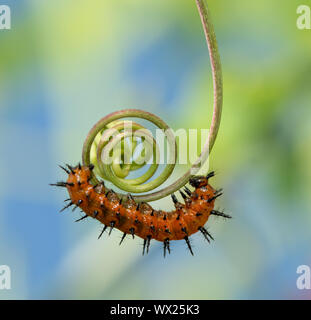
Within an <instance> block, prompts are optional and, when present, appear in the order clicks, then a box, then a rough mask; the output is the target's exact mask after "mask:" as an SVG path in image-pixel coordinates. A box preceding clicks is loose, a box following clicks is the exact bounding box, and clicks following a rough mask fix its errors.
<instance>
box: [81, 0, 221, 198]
mask: <svg viewBox="0 0 311 320" xmlns="http://www.w3.org/2000/svg"><path fill="white" fill-rule="evenodd" d="M195 1H196V5H197V8H198V11H199V15H200V18H201V22H202V25H203V30H204V33H205V38H206V42H207V46H208V51H209V57H210V63H211V69H212V75H213V89H214V107H213V117H212V122H211V126H210V130H209V135H208V139H207V141H206V143H205V145H204V147H203V150H202V152H201V154H200V156H199V157H198V159H197V160H196V162H195V163H194V164H193V165H192V167H191V168H190V169H189V170H188V171H187V172H186V173H185V174H184V175H183V176H182V177H180V178H179V179H178V180H176V181H175V182H174V183H173V184H171V185H170V186H168V187H166V188H164V189H161V190H159V191H156V192H152V193H149V194H144V195H138V196H135V197H134V199H135V201H137V202H141V201H146V202H150V201H154V200H158V199H161V198H164V197H166V196H168V195H170V194H172V193H174V192H175V191H177V190H179V189H180V188H181V187H183V186H184V185H185V184H186V183H188V181H189V178H190V176H191V175H193V174H194V173H196V172H198V171H199V169H200V168H201V166H202V165H203V164H204V162H205V161H206V160H207V158H208V156H209V153H210V152H211V150H212V148H213V146H214V143H215V140H216V137H217V133H218V130H219V126H220V120H221V111H222V103H223V82H222V70H221V63H220V56H219V52H218V46H217V41H216V36H215V31H214V27H213V24H212V22H211V18H210V13H209V10H208V7H207V4H206V3H205V0H195ZM122 117H139V118H144V119H147V120H149V121H151V122H153V123H154V124H156V125H159V127H161V129H169V127H168V126H167V125H166V124H165V123H164V122H163V121H162V120H161V119H160V118H158V117H156V116H155V115H153V114H150V113H147V112H144V111H141V110H131V109H129V110H123V111H118V112H115V113H113V114H111V115H108V116H106V117H104V118H103V119H101V120H100V121H99V122H98V123H97V124H96V125H95V126H94V127H93V128H92V129H91V131H90V133H89V135H88V136H87V139H86V141H85V143H84V147H83V154H82V159H83V163H84V164H86V165H88V164H90V150H91V146H92V143H93V140H94V138H95V137H96V135H97V133H98V132H99V131H100V130H102V129H103V128H104V127H105V126H106V125H107V124H108V123H110V122H111V121H115V120H118V119H120V118H122ZM171 143H174V142H173V141H171ZM173 167H174V165H173V166H168V169H166V170H168V175H167V177H168V176H169V175H170V174H171V172H172V170H173ZM111 178H112V180H113V177H112V176H111ZM120 196H123V195H120Z"/></svg>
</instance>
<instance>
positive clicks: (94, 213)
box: [54, 165, 231, 255]
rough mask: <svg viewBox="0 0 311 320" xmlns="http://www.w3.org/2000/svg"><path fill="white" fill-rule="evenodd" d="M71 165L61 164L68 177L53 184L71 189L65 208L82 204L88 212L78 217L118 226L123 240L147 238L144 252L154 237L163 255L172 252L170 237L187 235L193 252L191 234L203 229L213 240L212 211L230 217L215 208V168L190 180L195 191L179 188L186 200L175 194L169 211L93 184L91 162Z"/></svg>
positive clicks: (216, 192)
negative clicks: (209, 226)
mask: <svg viewBox="0 0 311 320" xmlns="http://www.w3.org/2000/svg"><path fill="white" fill-rule="evenodd" d="M68 168H69V170H67V169H65V168H63V167H62V169H64V170H65V171H66V172H67V174H68V179H67V181H66V182H59V183H57V184H54V185H56V186H61V187H66V188H67V190H68V193H69V196H70V199H67V200H68V201H70V202H69V203H68V204H67V205H66V206H65V207H64V209H66V208H69V207H70V206H72V205H75V206H76V207H79V208H80V209H81V210H83V211H84V212H85V214H86V215H85V216H84V217H82V218H81V219H79V220H82V219H84V218H87V217H92V218H94V219H97V220H99V221H100V222H101V223H102V224H104V229H103V232H104V231H105V230H106V229H107V228H109V232H111V230H112V229H113V228H116V229H119V230H120V231H122V232H123V236H122V239H121V242H120V244H121V243H122V242H123V240H124V238H125V237H126V235H128V234H129V235H131V236H132V237H134V235H136V236H138V237H140V238H142V239H144V246H143V254H144V253H145V251H146V252H147V253H148V251H149V245H150V241H151V240H152V239H154V240H158V241H161V242H163V244H164V255H165V254H166V251H168V252H169V253H170V245H169V242H170V240H181V239H184V240H185V241H186V243H187V246H188V248H189V250H190V253H191V254H193V251H192V248H191V245H190V241H189V236H191V235H192V234H194V233H196V232H198V231H200V232H202V234H203V236H204V237H205V238H206V240H208V241H209V242H210V240H213V237H212V236H211V234H210V233H209V232H208V231H207V230H206V229H205V228H204V225H205V223H206V222H207V220H208V218H209V217H210V215H216V216H223V217H224V218H231V217H230V216H229V215H226V214H224V213H222V212H218V211H215V210H214V202H215V200H216V198H218V197H219V196H220V195H221V192H220V191H217V190H215V189H214V188H213V187H212V186H211V185H210V184H209V183H208V180H209V178H211V177H212V176H213V175H214V174H213V172H212V173H210V174H208V175H207V176H206V177H205V176H195V177H193V178H191V179H190V181H189V183H190V185H191V186H193V187H194V188H195V189H194V191H192V192H191V191H190V190H189V189H188V188H185V190H184V192H182V191H180V193H181V195H182V197H183V199H184V203H181V202H179V201H178V200H177V198H176V196H175V195H172V200H173V202H174V205H175V210H173V211H170V212H167V211H162V210H154V209H153V208H152V207H151V205H149V204H148V203H144V202H142V203H139V204H137V203H136V202H135V201H134V199H133V198H132V196H131V195H130V194H129V195H128V196H127V199H120V198H119V196H118V195H117V194H116V193H115V192H114V191H113V190H109V189H107V188H106V187H105V185H104V183H103V182H102V183H100V184H98V185H96V186H94V185H92V184H91V183H90V182H89V181H90V179H91V177H92V170H93V166H92V165H91V166H81V165H78V166H77V167H75V168H73V167H71V166H68ZM77 221H78V220H77ZM103 232H102V233H103ZM101 235H102V234H101ZM101 235H100V236H101Z"/></svg>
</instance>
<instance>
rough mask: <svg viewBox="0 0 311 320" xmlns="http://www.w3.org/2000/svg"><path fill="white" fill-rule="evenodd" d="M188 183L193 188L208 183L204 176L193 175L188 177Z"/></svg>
mask: <svg viewBox="0 0 311 320" xmlns="http://www.w3.org/2000/svg"><path fill="white" fill-rule="evenodd" d="M189 183H190V185H191V186H192V187H194V188H201V187H205V186H207V185H208V179H207V178H206V177H204V176H194V177H192V178H190V180H189Z"/></svg>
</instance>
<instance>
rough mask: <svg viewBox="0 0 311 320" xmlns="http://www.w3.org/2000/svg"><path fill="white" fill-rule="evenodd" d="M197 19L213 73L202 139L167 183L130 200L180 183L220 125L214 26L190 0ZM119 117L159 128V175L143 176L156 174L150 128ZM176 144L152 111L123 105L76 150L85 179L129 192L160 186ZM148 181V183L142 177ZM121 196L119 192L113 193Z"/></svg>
mask: <svg viewBox="0 0 311 320" xmlns="http://www.w3.org/2000/svg"><path fill="white" fill-rule="evenodd" d="M196 4H197V8H198V10H199V14H200V18H201V21H202V25H203V29H204V33H205V37H206V41H207V45H208V50H209V56H210V62H211V67H212V74H213V87H214V108H213V117H212V122H211V126H210V130H209V135H208V139H207V141H206V142H205V145H204V147H203V150H202V152H201V154H200V156H199V157H198V159H197V160H196V161H195V163H194V164H193V165H192V167H191V168H190V169H189V170H188V171H187V172H186V173H185V174H184V175H183V176H182V177H180V178H179V179H178V180H176V181H175V182H173V183H172V184H171V185H170V186H168V187H166V188H163V189H161V190H159V191H156V192H152V193H148V194H143V195H136V196H134V200H135V201H136V202H142V201H145V202H151V201H154V200H158V199H161V198H164V197H166V196H168V195H170V194H172V193H174V192H175V191H177V190H179V189H180V188H181V187H183V186H184V185H185V184H186V183H187V182H188V181H189V178H190V176H191V175H193V173H195V172H198V171H199V169H200V168H201V167H202V165H203V164H204V163H205V161H206V160H207V158H208V155H209V153H210V152H211V150H212V148H213V146H214V143H215V140H216V137H217V133H218V129H219V126H220V119H221V110H222V100H223V84H222V72H221V64H220V56H219V53H218V47H217V41H216V36H215V32H214V27H213V25H212V22H211V20H210V15H209V11H208V7H207V5H206V4H205V2H204V0H196ZM124 118H140V119H145V120H147V121H150V122H152V123H153V124H154V125H155V126H157V127H158V128H159V129H161V130H162V131H163V132H164V134H165V136H166V139H167V145H168V150H169V155H168V161H167V165H166V166H165V168H164V169H163V171H162V172H161V174H160V175H159V176H158V177H157V178H155V179H154V180H151V181H149V180H150V179H151V178H152V177H153V176H154V175H155V173H156V171H157V169H158V166H159V165H158V163H159V157H160V154H159V148H158V145H157V141H156V140H155V139H154V138H153V136H152V134H151V133H150V131H148V130H146V129H145V128H144V127H143V126H142V125H140V124H138V123H136V122H133V121H131V120H120V119H124ZM138 140H140V141H143V143H144V148H143V149H142V151H141V152H140V153H139V154H138V155H136V153H137V152H136V151H135V150H136V149H137V146H138ZM176 150H177V143H176V139H175V136H174V134H173V131H172V130H171V128H170V127H169V126H168V125H167V124H166V123H165V122H164V121H163V120H162V119H160V118H159V117H157V116H156V115H154V114H152V113H149V112H145V111H142V110H136V109H126V110H122V111H117V112H114V113H111V114H109V115H107V116H106V117H104V118H102V119H101V120H99V121H98V122H97V123H96V124H95V125H94V127H93V128H92V129H91V131H90V132H89V134H88V135H87V137H86V140H85V142H84V145H83V151H82V161H83V164H84V165H90V164H91V163H92V164H93V165H94V171H93V173H94V174H93V177H92V180H91V182H92V183H93V184H97V183H98V182H99V180H98V177H100V178H102V179H104V180H106V181H107V180H108V181H110V182H111V183H112V184H114V185H115V186H117V187H118V188H119V189H121V190H124V191H126V192H130V193H145V192H149V191H152V190H154V189H156V188H157V187H159V186H160V185H162V184H163V183H164V182H165V181H166V180H167V179H168V178H169V177H170V175H171V174H172V172H173V170H174V167H175V165H176V159H177V152H176ZM146 164H150V166H149V168H148V170H147V171H146V172H145V173H143V174H142V175H141V176H140V177H138V178H135V179H126V178H127V177H128V175H129V174H130V173H131V172H133V171H136V170H138V169H141V168H143V167H144V166H145V165H146ZM148 181H149V182H148ZM119 196H120V197H124V196H125V194H119Z"/></svg>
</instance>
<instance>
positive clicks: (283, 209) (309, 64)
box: [0, 0, 311, 299]
mask: <svg viewBox="0 0 311 320" xmlns="http://www.w3.org/2000/svg"><path fill="white" fill-rule="evenodd" d="M0 4H7V5H9V6H10V7H11V11H12V29H11V30H7V31H3V30H0V97H1V98H0V99H1V102H0V119H1V122H0V141H1V158H0V161H1V163H0V164H1V165H0V178H1V184H0V265H1V264H6V265H9V266H10V268H11V270H12V289H11V290H9V291H6V290H0V298H1V299H12V298H14V299H65V298H66V299H76V298H77V299H80V298H86V299H88V298H90V299H263V298H267V299H289V298H294V299H309V298H310V297H311V294H310V291H300V290H298V289H297V287H296V279H297V276H298V275H297V274H296V269H297V267H298V266H299V265H302V264H307V265H309V266H311V255H310V242H311V232H310V227H311V215H310V192H311V182H310V177H311V166H310V162H311V149H310V142H311V123H310V116H311V108H310V101H311V90H310V84H311V81H310V80H311V76H310V75H311V73H310V72H311V59H310V56H311V41H310V36H311V31H310V30H305V31H301V30H298V29H297V27H296V19H297V14H296V9H297V6H298V5H300V4H302V3H301V0H298V1H296V0H292V1H282V0H273V1H268V0H261V1H255V0H233V1H224V0H222V1H219V0H217V1H216V0H209V1H208V4H209V7H210V10H211V14H212V18H213V21H214V25H215V29H216V35H217V38H218V42H219V49H220V53H221V58H222V65H223V73H224V110H223V118H222V124H221V129H220V132H219V136H218V139H217V141H216V144H215V147H214V149H213V152H212V154H211V159H210V164H211V168H212V169H214V170H216V171H217V176H216V178H214V180H213V183H214V185H215V186H216V187H223V188H224V191H225V193H224V196H222V198H221V199H220V201H219V202H218V206H219V207H220V208H224V209H225V211H226V212H227V213H229V214H231V215H232V216H233V217H234V219H232V220H230V221H223V219H215V218H213V219H210V220H209V222H208V226H209V228H210V231H211V233H212V234H213V235H214V237H215V238H216V241H215V242H213V243H212V244H211V245H208V244H207V243H206V241H204V239H203V238H202V237H201V236H200V235H198V234H196V235H194V236H193V246H194V251H195V256H194V257H192V256H191V255H190V254H189V252H188V250H187V248H186V244H185V243H184V242H175V243H172V249H173V250H172V254H171V255H170V256H168V257H167V258H166V259H163V257H162V248H161V244H156V243H155V242H154V243H153V244H152V248H151V252H150V254H149V255H148V256H144V257H142V256H141V248H142V241H141V239H135V240H134V241H133V240H130V239H129V240H127V241H125V243H124V245H123V246H121V247H119V246H118V242H119V239H120V236H121V233H120V232H118V231H114V232H113V233H112V235H111V237H110V238H108V236H107V235H105V236H103V237H102V238H101V239H100V240H97V236H98V232H100V229H101V226H100V224H99V223H96V222H95V221H92V222H90V221H85V220H84V221H83V222H81V223H80V224H78V223H74V222H73V221H74V220H75V219H76V218H77V217H79V216H78V213H71V211H68V213H63V214H59V213H58V210H59V209H60V208H61V207H62V201H63V199H65V197H67V195H66V192H65V191H64V190H54V189H52V188H51V187H49V186H48V184H49V183H51V182H55V181H58V180H61V179H62V178H64V175H63V173H61V172H60V170H59V168H58V167H57V164H61V163H64V162H68V163H73V164H75V163H77V162H78V161H79V160H81V150H82V144H83V141H84V139H85V137H86V134H87V133H88V131H89V129H90V128H91V127H92V126H93V124H94V123H95V122H96V121H98V120H99V119H100V118H101V117H103V116H105V115H106V114H108V113H110V112H112V111H116V110H120V109H125V108H139V109H143V110H146V111H150V112H153V113H155V114H156V115H158V116H160V117H161V118H162V119H164V120H165V121H166V122H167V123H168V124H170V126H171V127H172V128H174V129H178V128H207V127H208V126H209V124H210V119H211V109H212V101H213V99H212V96H213V94H212V81H211V70H210V66H209V59H208V51H207V48H206V43H205V39H204V35H203V30H202V27H201V22H200V19H199V16H198V12H197V9H196V6H195V1H194V0H170V1H167V0H157V1H145V0H144V1H143V0H119V1H102V0H88V1H86V0H66V1H64V0H62V1H61V0H54V1H47V0H18V1H13V0H6V1H3V0H0ZM304 4H309V5H310V6H311V1H309V0H308V1H305V3H304ZM181 172H184V168H177V174H176V173H175V177H176V175H177V176H178V175H179V174H180V173H181ZM172 179H173V178H172ZM154 205H155V207H156V208H160V207H161V208H165V209H168V210H169V209H171V208H172V204H171V200H170V199H168V198H167V199H163V200H161V201H157V202H155V203H154Z"/></svg>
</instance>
